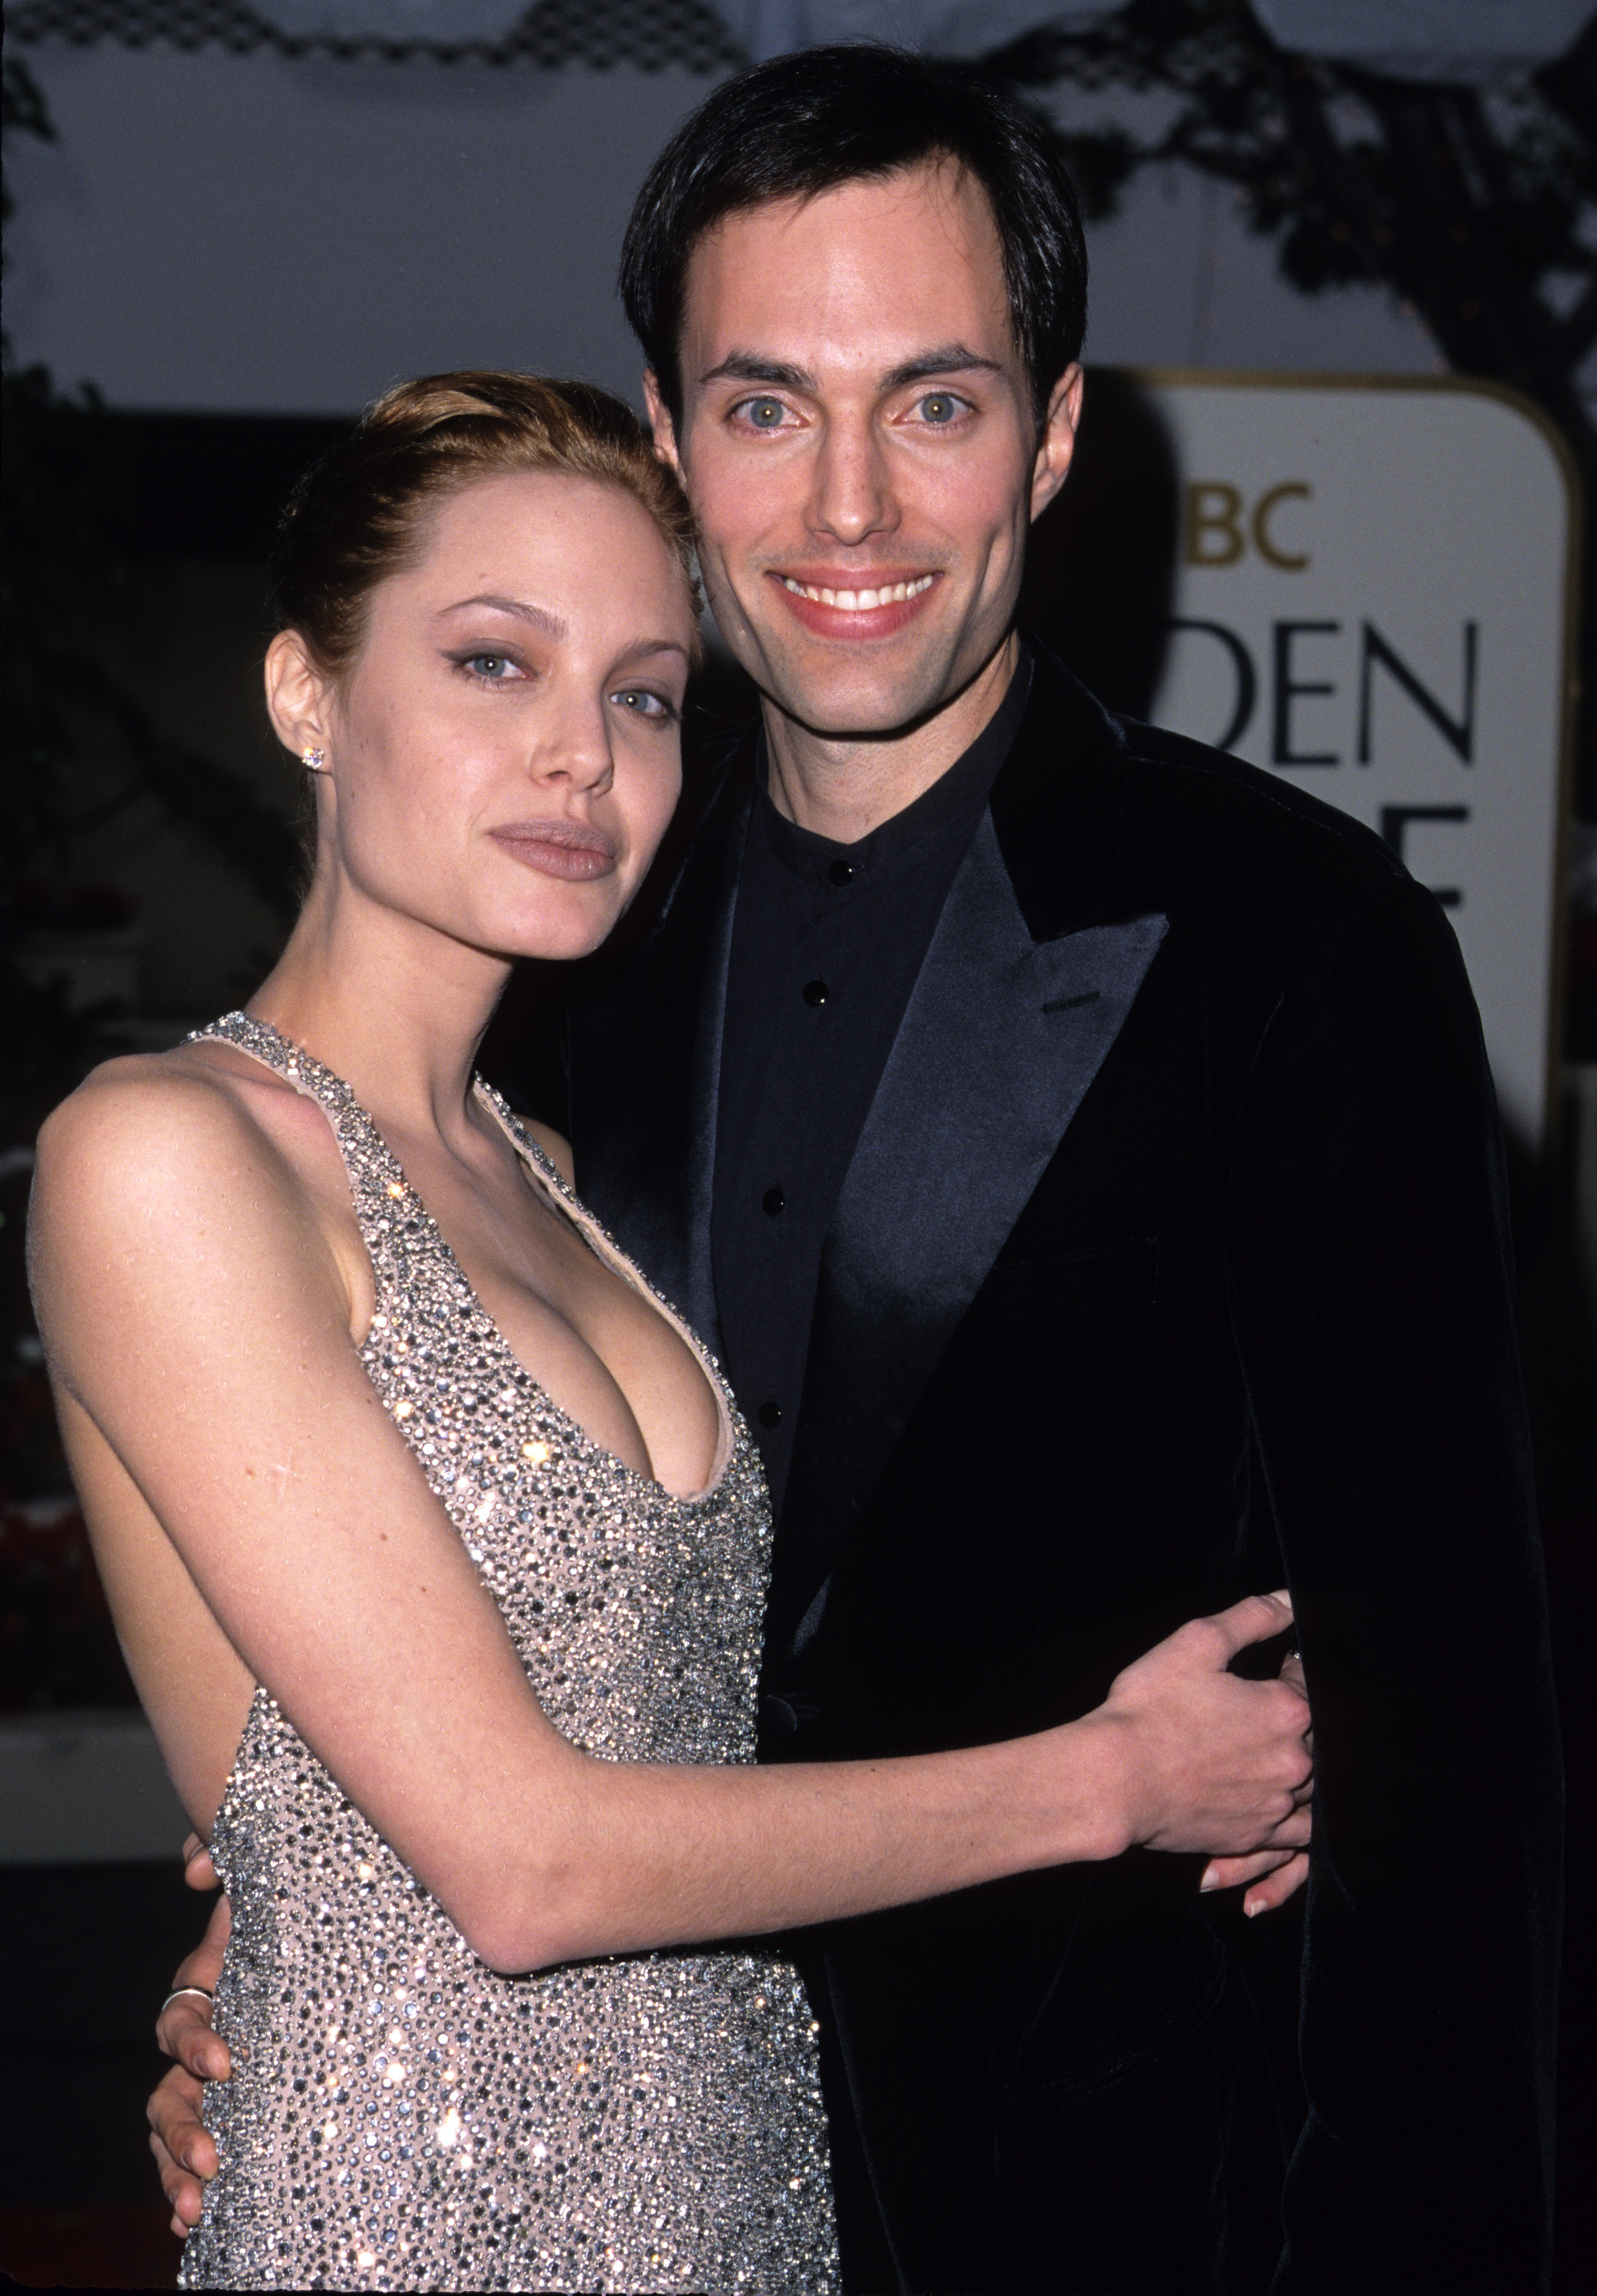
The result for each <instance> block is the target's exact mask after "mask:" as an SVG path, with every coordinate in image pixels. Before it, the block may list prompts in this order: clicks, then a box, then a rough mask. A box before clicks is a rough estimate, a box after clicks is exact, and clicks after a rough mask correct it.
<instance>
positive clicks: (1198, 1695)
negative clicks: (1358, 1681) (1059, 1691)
mask: <svg viewBox="0 0 1597 2296" xmlns="http://www.w3.org/2000/svg"><path fill="white" fill-rule="evenodd" d="M1291 1623H1292V1610H1291V1604H1290V1602H1289V1601H1288V1599H1287V1597H1286V1596H1285V1595H1249V1596H1247V1597H1246V1598H1245V1599H1244V1600H1243V1601H1242V1602H1241V1603H1233V1605H1232V1607H1231V1608H1230V1610H1228V1611H1220V1612H1218V1613H1217V1615H1216V1616H1215V1617H1213V1618H1208V1619H1192V1620H1188V1622H1187V1624H1186V1625H1185V1626H1184V1627H1181V1628H1177V1630H1176V1632H1175V1634H1173V1635H1171V1636H1168V1637H1167V1640H1166V1641H1164V1642H1162V1643H1159V1644H1156V1645H1155V1647H1154V1648H1153V1649H1152V1650H1151V1651H1149V1652H1147V1654H1146V1655H1145V1656H1144V1657H1142V1658H1140V1659H1138V1660H1137V1661H1136V1662H1135V1664H1134V1665H1132V1666H1128V1667H1127V1668H1126V1670H1125V1672H1124V1673H1123V1674H1121V1675H1118V1676H1117V1677H1116V1678H1115V1681H1114V1682H1113V1683H1112V1684H1111V1685H1110V1693H1109V1696H1108V1697H1107V1698H1106V1699H1105V1701H1104V1702H1103V1704H1102V1706H1101V1707H1099V1708H1098V1709H1097V1710H1096V1711H1095V1712H1094V1713H1093V1714H1091V1715H1089V1716H1088V1717H1087V1721H1088V1723H1089V1725H1091V1726H1095V1727H1096V1728H1098V1729H1100V1730H1102V1732H1104V1733H1105V1734H1110V1735H1109V1737H1108V1743H1110V1745H1111V1746H1113V1747H1114V1748H1115V1749H1116V1752H1117V1757H1118V1759H1117V1765H1116V1767H1117V1770H1118V1783H1119V1785H1120V1789H1121V1791H1122V1792H1123V1793H1124V1796H1125V1801H1124V1804H1123V1811H1124V1818H1125V1827H1126V1845H1127V1846H1130V1845H1132V1844H1141V1845H1142V1846H1143V1847H1145V1848H1147V1849H1174V1850H1186V1851H1193V1850H1201V1851H1206V1852H1208V1855H1209V1856H1210V1857H1211V1858H1212V1859H1215V1860H1216V1861H1217V1862H1218V1863H1219V1866H1220V1871H1221V1872H1222V1873H1223V1874H1225V1876H1226V1881H1235V1882H1241V1881H1245V1880H1249V1879H1255V1878H1258V1879H1259V1882H1260V1892H1262V1902H1263V1903H1264V1904H1279V1903H1280V1902H1281V1900H1282V1898H1284V1897H1286V1896H1290V1893H1291V1890H1292V1889H1294V1888H1296V1886H1297V1880H1296V1878H1293V1879H1288V1880H1285V1882H1284V1886H1283V1877H1285V1876H1287V1874H1288V1872H1289V1868H1290V1865H1291V1864H1292V1863H1293V1862H1294V1861H1295V1860H1296V1858H1297V1857H1298V1853H1300V1852H1301V1851H1303V1850H1304V1849H1306V1846H1307V1842H1308V1838H1309V1823H1310V1812H1309V1808H1308V1804H1309V1797H1310V1794H1311V1792H1312V1791H1313V1782H1314V1761H1313V1756H1312V1753H1311V1748H1310V1732H1311V1719H1310V1715H1309V1709H1308V1701H1307V1698H1306V1695H1305V1693H1304V1689H1303V1686H1302V1673H1301V1669H1299V1668H1297V1667H1296V1666H1295V1664H1294V1663H1293V1662H1291V1661H1289V1665H1288V1667H1287V1668H1286V1669H1283V1670H1282V1674H1281V1675H1280V1676H1278V1677H1276V1678H1275V1680H1274V1681H1272V1682H1250V1681H1248V1680H1245V1679H1244V1678H1243V1677H1241V1676H1240V1675H1235V1674H1233V1673H1231V1672H1230V1671H1229V1670H1228V1669H1229V1668H1230V1664H1231V1661H1232V1660H1233V1658H1234V1657H1235V1656H1236V1654H1237V1652H1239V1651H1241V1650H1243V1649H1245V1648H1246V1647H1247V1645H1248V1644H1249V1643H1256V1642H1262V1641H1265V1639H1266V1638H1267V1637H1268V1636H1272V1635H1278V1634H1281V1633H1282V1631H1283V1630H1284V1629H1285V1628H1288V1627H1290V1625H1291ZM1228 1868H1229V1870H1228ZM1210 1870H1211V1872H1212V1871H1213V1870H1214V1868H1213V1867H1211V1869H1210ZM1266 1874H1267V1875H1268V1877H1269V1878H1268V1879H1267V1880H1265V1879H1264V1878H1263V1877H1264V1876H1265V1875H1266ZM1211 1886H1219V1887H1224V1886H1225V1882H1224V1881H1223V1882H1219V1883H1216V1884H1212V1885H1211ZM1256 1894H1258V1893H1256Z"/></svg>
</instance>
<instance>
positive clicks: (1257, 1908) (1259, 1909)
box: [1242, 1898, 1266, 1921]
mask: <svg viewBox="0 0 1597 2296" xmlns="http://www.w3.org/2000/svg"><path fill="white" fill-rule="evenodd" d="M1265 1902H1266V1901H1265V1899H1264V1898H1243V1900H1242V1911H1243V1912H1244V1913H1245V1914H1246V1915H1247V1916H1248V1918H1249V1921H1251V1920H1252V1919H1253V1916H1254V1915H1255V1914H1262V1913H1263V1912H1264V1910H1265Z"/></svg>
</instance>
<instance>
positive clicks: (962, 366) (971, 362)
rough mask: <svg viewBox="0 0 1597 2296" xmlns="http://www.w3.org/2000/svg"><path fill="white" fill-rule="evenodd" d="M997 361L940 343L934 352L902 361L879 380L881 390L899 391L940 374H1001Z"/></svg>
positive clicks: (962, 347)
mask: <svg viewBox="0 0 1597 2296" xmlns="http://www.w3.org/2000/svg"><path fill="white" fill-rule="evenodd" d="M974 373H983V374H1002V373H1003V364H1002V362H1001V361H1000V360H998V359H995V358H987V357H984V356H983V355H982V353H981V352H980V351H973V350H970V349H968V348H967V347H966V346H965V345H964V344H963V343H939V344H938V348H937V349H936V350H933V351H923V352H922V353H921V357H919V358H913V359H905V362H904V365H902V366H896V367H895V368H894V369H893V371H892V373H890V374H884V375H883V377H882V379H881V388H882V389H883V390H902V389H903V388H904V386H905V383H906V382H927V381H930V379H931V378H932V376H934V375H939V374H974Z"/></svg>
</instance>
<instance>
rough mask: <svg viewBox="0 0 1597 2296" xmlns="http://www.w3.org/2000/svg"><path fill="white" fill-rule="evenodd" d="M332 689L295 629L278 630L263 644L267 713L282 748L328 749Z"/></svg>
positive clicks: (295, 751)
mask: <svg viewBox="0 0 1597 2296" xmlns="http://www.w3.org/2000/svg"><path fill="white" fill-rule="evenodd" d="M266 714H267V716H268V717H270V718H271V720H272V726H273V730H274V732H275V734H276V735H277V738H278V740H279V741H280V742H282V743H283V748H284V749H285V750H291V751H292V753H293V754H294V756H295V757H296V758H303V757H304V755H305V753H306V751H307V750H323V751H327V750H331V749H332V685H331V684H330V681H329V679H328V677H327V674H326V672H325V671H324V670H323V669H321V668H318V666H317V665H316V663H315V661H313V660H312V659H311V656H310V653H309V651H308V649H307V646H306V643H305V640H304V639H303V638H302V637H301V636H300V635H299V631H298V630H279V631H278V633H277V635H276V636H275V637H274V639H273V641H272V643H271V644H270V645H269V646H268V647H267V648H266Z"/></svg>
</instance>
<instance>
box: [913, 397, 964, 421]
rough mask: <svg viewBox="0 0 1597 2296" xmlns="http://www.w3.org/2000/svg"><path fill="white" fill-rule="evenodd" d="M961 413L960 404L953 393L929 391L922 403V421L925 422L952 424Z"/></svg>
mask: <svg viewBox="0 0 1597 2296" xmlns="http://www.w3.org/2000/svg"><path fill="white" fill-rule="evenodd" d="M960 412H961V406H960V402H959V400H958V399H957V398H954V394H953V393H952V391H947V390H931V391H928V393H927V395H926V397H925V398H923V399H922V400H921V421H922V422H931V423H943V422H953V421H954V418H955V417H956V416H957V415H958V414H960Z"/></svg>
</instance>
